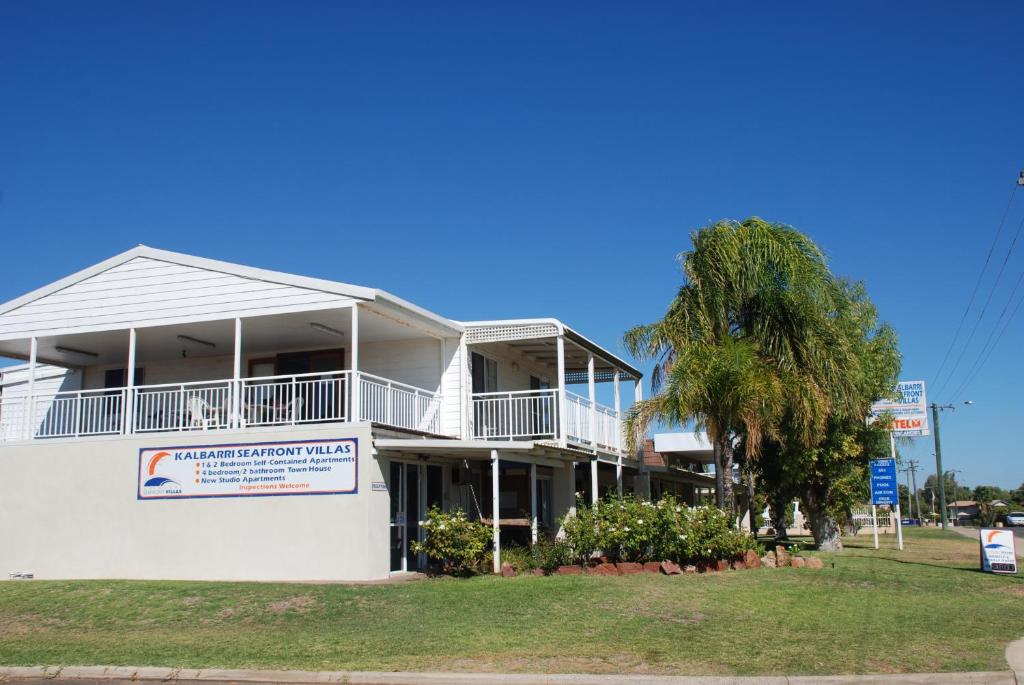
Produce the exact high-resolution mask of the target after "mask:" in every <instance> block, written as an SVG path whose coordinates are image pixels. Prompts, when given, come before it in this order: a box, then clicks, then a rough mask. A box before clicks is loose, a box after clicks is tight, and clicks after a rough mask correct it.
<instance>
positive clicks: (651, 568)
mask: <svg viewBox="0 0 1024 685" xmlns="http://www.w3.org/2000/svg"><path fill="white" fill-rule="evenodd" d="M644 571H646V572H647V573H661V564H660V563H659V562H657V561H645V562H644Z"/></svg>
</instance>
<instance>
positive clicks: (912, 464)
mask: <svg viewBox="0 0 1024 685" xmlns="http://www.w3.org/2000/svg"><path fill="white" fill-rule="evenodd" d="M919 463H920V462H918V461H917V459H911V460H910V461H909V462H907V469H908V470H909V471H910V478H911V479H912V481H913V483H914V500H915V501H916V502H917V521H918V525H919V526H923V525H924V516H923V515H922V514H921V493H920V492H918V491H917V465H918V464H919Z"/></svg>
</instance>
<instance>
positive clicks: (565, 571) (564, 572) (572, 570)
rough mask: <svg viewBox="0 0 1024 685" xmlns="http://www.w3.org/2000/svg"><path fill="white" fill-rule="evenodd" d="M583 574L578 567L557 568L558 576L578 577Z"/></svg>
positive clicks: (581, 569)
mask: <svg viewBox="0 0 1024 685" xmlns="http://www.w3.org/2000/svg"><path fill="white" fill-rule="evenodd" d="M581 573H583V568H582V567H580V566H559V567H558V575H560V576H578V575H580V574H581Z"/></svg>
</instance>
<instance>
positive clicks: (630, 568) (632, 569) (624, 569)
mask: <svg viewBox="0 0 1024 685" xmlns="http://www.w3.org/2000/svg"><path fill="white" fill-rule="evenodd" d="M615 568H617V569H618V570H619V573H621V574H622V575H627V574H630V573H643V572H644V565H643V564H637V563H634V562H632V561H620V562H619V563H617V564H615Z"/></svg>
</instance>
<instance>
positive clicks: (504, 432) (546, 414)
mask: <svg viewBox="0 0 1024 685" xmlns="http://www.w3.org/2000/svg"><path fill="white" fill-rule="evenodd" d="M473 437H474V438H483V439H490V438H493V439H496V440H502V439H504V440H514V439H517V438H532V439H535V440H540V439H544V438H556V437H558V391H557V390H516V391H512V392H482V393H475V394H474V395H473Z"/></svg>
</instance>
